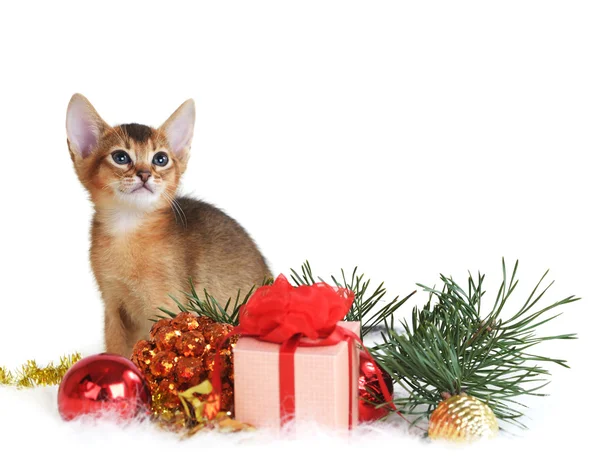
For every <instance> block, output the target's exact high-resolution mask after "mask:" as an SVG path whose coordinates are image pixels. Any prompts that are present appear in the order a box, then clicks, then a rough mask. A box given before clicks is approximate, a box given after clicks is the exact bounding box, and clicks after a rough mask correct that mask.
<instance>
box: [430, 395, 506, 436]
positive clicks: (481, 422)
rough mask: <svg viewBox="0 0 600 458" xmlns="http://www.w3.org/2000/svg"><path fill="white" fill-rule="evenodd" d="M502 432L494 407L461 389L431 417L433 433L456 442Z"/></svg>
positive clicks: (431, 432)
mask: <svg viewBox="0 0 600 458" xmlns="http://www.w3.org/2000/svg"><path fill="white" fill-rule="evenodd" d="M497 434H498V421H497V420H496V416H495V415H494V412H492V409H490V408H489V407H488V406H487V405H486V404H484V403H483V402H481V401H480V400H479V399H476V398H474V397H473V396H469V395H468V394H465V393H461V394H457V395H455V396H452V397H449V398H448V399H445V400H444V401H442V402H440V403H439V405H438V406H437V408H436V409H435V410H434V411H433V413H432V414H431V418H430V419H429V437H430V438H431V439H446V440H452V441H456V442H460V441H473V440H477V439H491V438H492V437H495V436H496V435H497Z"/></svg>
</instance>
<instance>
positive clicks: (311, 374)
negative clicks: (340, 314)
mask: <svg viewBox="0 0 600 458" xmlns="http://www.w3.org/2000/svg"><path fill="white" fill-rule="evenodd" d="M338 326H339V327H340V328H342V329H345V330H347V331H350V332H351V333H354V334H356V335H360V325H359V323H358V322H339V323H338ZM323 343H325V345H324V346H320V345H322V344H323ZM305 345H307V346H305ZM314 345H315V346H314ZM282 347H284V345H282V344H278V343H271V342H266V341H263V340H259V339H257V338H254V337H240V339H239V341H238V342H237V344H236V346H235V348H234V350H233V353H234V361H235V363H234V379H235V417H236V419H237V420H239V421H241V422H244V423H249V424H251V425H254V426H256V427H280V426H281V425H283V424H285V423H286V422H288V421H290V420H292V419H295V421H296V424H300V423H303V422H311V423H312V422H316V423H318V424H319V425H323V426H326V427H330V428H343V429H348V428H352V427H353V426H355V425H356V423H357V421H358V377H359V373H358V371H359V364H358V361H359V352H358V347H357V344H356V343H355V341H353V340H341V341H339V342H337V343H333V344H329V343H327V342H320V341H319V339H316V340H310V339H307V338H301V339H299V341H298V346H297V348H294V349H293V350H292V354H291V355H288V356H289V359H288V362H287V363H286V362H283V363H282V351H284V350H283V348H282ZM284 366H285V367H284ZM290 366H291V367H290ZM282 371H283V372H287V373H282ZM286 385H287V386H286ZM284 391H285V392H286V393H288V394H287V395H285V394H284V396H283V398H282V393H284ZM290 391H291V393H292V394H291V395H290V394H289V393H290ZM290 398H291V399H290ZM282 403H283V404H287V405H282Z"/></svg>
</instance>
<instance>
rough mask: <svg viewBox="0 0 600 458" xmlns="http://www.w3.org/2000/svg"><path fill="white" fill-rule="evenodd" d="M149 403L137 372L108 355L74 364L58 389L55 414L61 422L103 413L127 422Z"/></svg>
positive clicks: (126, 360)
mask: <svg viewBox="0 0 600 458" xmlns="http://www.w3.org/2000/svg"><path fill="white" fill-rule="evenodd" d="M149 401H150V393H149V392H148V387H147V386H146V383H145V381H144V378H143V376H142V374H141V373H140V371H139V370H138V369H137V368H136V367H135V366H134V365H133V364H132V362H131V361H129V360H128V359H127V358H123V357H122V356H119V355H112V354H108V353H102V354H100V355H94V356H88V357H87V358H84V359H82V360H81V361H79V362H77V363H76V364H74V365H73V366H72V367H71V368H70V369H69V370H68V371H67V373H66V374H65V376H64V377H63V379H62V382H61V384H60V387H59V389H58V410H59V412H60V415H61V416H62V418H63V419H65V420H72V419H73V418H75V417H78V416H80V415H84V414H100V413H103V412H106V411H110V412H115V413H116V414H118V415H119V416H120V417H121V418H123V419H130V418H133V417H134V416H136V415H137V414H138V413H140V412H142V411H143V410H145V409H146V408H148V407H149Z"/></svg>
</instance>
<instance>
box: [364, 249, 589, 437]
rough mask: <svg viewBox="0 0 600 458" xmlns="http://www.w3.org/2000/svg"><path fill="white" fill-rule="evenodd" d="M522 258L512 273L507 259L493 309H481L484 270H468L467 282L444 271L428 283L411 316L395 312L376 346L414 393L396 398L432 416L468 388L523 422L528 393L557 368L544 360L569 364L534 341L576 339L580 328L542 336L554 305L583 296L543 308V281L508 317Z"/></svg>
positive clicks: (407, 409) (504, 416) (499, 412)
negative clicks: (398, 318) (445, 399)
mask: <svg viewBox="0 0 600 458" xmlns="http://www.w3.org/2000/svg"><path fill="white" fill-rule="evenodd" d="M517 268H518V261H517V262H516V263H515V266H514V268H513V270H512V273H511V275H510V277H508V276H507V272H506V265H505V263H504V259H503V260H502V272H503V281H502V283H501V285H500V288H499V290H498V293H497V295H496V297H495V300H494V305H493V307H492V308H491V310H490V311H489V312H488V313H487V314H485V313H483V311H482V298H483V297H484V294H485V291H484V290H483V281H484V277H485V276H484V275H481V274H478V275H477V277H476V278H474V277H473V276H472V275H471V274H469V278H468V284H467V287H466V288H464V289H463V288H461V287H460V286H459V284H458V283H456V282H455V281H454V280H453V279H452V278H451V277H446V276H444V275H442V276H441V280H442V283H443V287H442V289H436V288H430V287H427V286H423V285H419V286H421V287H422V288H423V289H424V290H425V291H427V292H429V300H428V302H427V303H426V304H425V306H424V307H422V308H421V309H419V308H417V307H415V308H414V309H413V310H412V316H411V321H410V323H409V322H408V321H407V320H404V321H402V323H401V328H402V331H403V332H402V331H401V332H397V331H396V330H395V328H394V318H393V316H391V317H390V319H389V320H386V329H385V332H383V333H382V337H383V343H381V344H379V345H376V346H375V347H373V348H372V349H371V350H372V353H373V356H374V357H375V359H376V360H377V362H378V363H379V364H380V365H381V366H382V367H383V368H384V369H385V370H386V371H388V372H389V373H390V374H391V375H392V377H393V379H394V381H395V382H396V383H398V384H399V385H400V386H401V387H402V388H404V390H405V391H406V392H407V393H408V394H407V395H406V396H404V397H400V398H398V399H396V400H395V403H396V405H397V406H398V407H399V409H400V410H401V411H402V412H403V413H408V414H414V415H416V417H417V419H418V418H428V417H429V416H430V414H431V413H432V412H433V410H434V409H435V408H436V406H437V405H438V403H439V402H440V401H441V400H442V397H441V394H442V393H443V392H447V393H450V394H459V393H461V392H466V393H468V394H470V395H472V396H475V397H477V398H479V399H481V400H482V401H484V402H486V403H487V404H488V405H489V406H490V408H491V409H492V410H493V411H494V413H495V414H496V416H497V417H498V418H499V419H501V420H504V421H506V422H508V423H512V424H516V425H518V426H521V427H525V425H524V424H523V423H522V422H521V421H520V418H521V417H522V416H523V408H524V407H526V406H524V405H523V404H522V403H521V402H522V399H521V397H522V396H524V395H534V396H544V394H543V393H542V392H541V390H542V389H543V388H544V387H545V386H546V385H547V384H548V383H549V380H548V377H549V376H550V371H549V370H548V369H547V368H546V367H545V365H544V363H553V364H557V365H559V366H563V367H568V366H567V364H566V361H564V360H562V359H556V358H550V357H546V356H542V355H539V354H537V353H536V352H535V346H536V345H538V344H539V343H541V342H545V341H550V340H570V339H575V338H576V335H575V334H560V335H554V336H544V337H538V336H537V334H536V332H537V331H538V330H539V328H540V326H542V325H543V324H545V323H547V322H549V321H551V320H554V319H555V318H557V317H558V316H559V315H560V314H556V313H554V312H555V310H556V309H557V308H558V307H560V306H563V305H566V304H569V303H572V302H575V301H577V300H579V298H577V297H574V296H569V297H566V298H564V299H562V300H559V301H556V302H554V303H551V304H550V305H547V306H545V307H541V308H539V309H536V308H535V306H536V305H538V304H539V303H540V302H541V300H542V299H543V298H544V295H545V293H546V292H547V291H548V288H549V287H550V286H551V285H552V283H550V285H548V286H547V287H545V288H543V289H542V290H541V291H539V289H540V287H541V284H542V282H543V280H544V279H545V277H546V274H547V272H546V274H544V275H543V276H542V278H541V280H540V281H539V282H538V284H537V285H536V286H535V288H534V289H533V291H532V293H531V294H530V295H529V297H528V299H527V300H526V301H525V303H524V304H523V305H522V306H521V307H520V308H519V309H518V311H517V312H516V313H514V314H513V315H512V316H508V317H504V316H505V315H506V314H505V313H502V312H503V311H505V307H506V305H507V303H508V301H509V298H510V297H511V295H512V294H513V292H514V291H515V288H516V287H517V284H518V281H517V280H516V279H515V278H516V273H517Z"/></svg>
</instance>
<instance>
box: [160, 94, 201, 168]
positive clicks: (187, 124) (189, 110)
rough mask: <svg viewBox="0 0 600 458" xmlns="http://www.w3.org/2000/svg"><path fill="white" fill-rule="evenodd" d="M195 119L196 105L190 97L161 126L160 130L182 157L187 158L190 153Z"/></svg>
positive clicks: (173, 149)
mask: <svg viewBox="0 0 600 458" xmlns="http://www.w3.org/2000/svg"><path fill="white" fill-rule="evenodd" d="M195 121H196V105H195V104H194V101H193V100H192V99H189V100H186V101H185V102H183V103H182V104H181V106H180V107H179V108H177V110H175V112H174V113H173V114H172V115H171V116H170V117H169V119H167V120H166V121H165V122H164V124H163V125H162V126H160V130H162V131H163V132H164V133H165V135H166V136H167V140H168V142H169V146H170V147H171V150H172V151H173V153H174V154H175V155H177V156H178V157H179V158H181V159H186V158H187V156H188V154H189V151H190V146H191V144H192V137H193V136H194V122H195Z"/></svg>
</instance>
